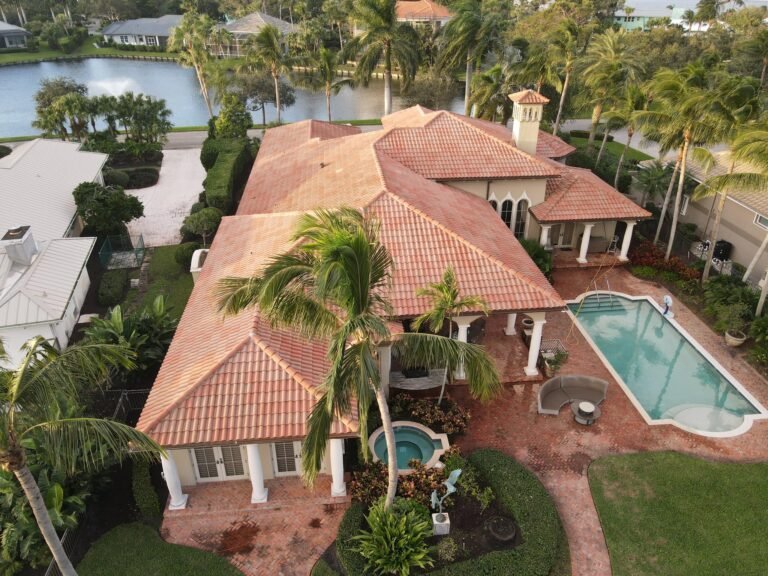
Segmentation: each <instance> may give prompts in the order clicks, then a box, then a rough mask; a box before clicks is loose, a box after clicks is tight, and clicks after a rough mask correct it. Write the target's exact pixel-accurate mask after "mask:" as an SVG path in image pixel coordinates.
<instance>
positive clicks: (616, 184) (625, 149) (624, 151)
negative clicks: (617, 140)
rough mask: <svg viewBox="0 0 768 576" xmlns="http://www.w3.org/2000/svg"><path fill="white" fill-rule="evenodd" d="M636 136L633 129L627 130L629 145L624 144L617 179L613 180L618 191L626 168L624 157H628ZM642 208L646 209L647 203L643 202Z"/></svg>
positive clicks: (617, 167) (617, 168)
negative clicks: (628, 150) (622, 173)
mask: <svg viewBox="0 0 768 576" xmlns="http://www.w3.org/2000/svg"><path fill="white" fill-rule="evenodd" d="M634 135H635V131H634V130H633V129H632V128H627V143H626V144H624V149H623V150H622V151H621V156H619V165H618V166H616V177H615V178H614V179H613V187H614V188H616V190H618V189H619V176H620V175H621V168H622V166H624V156H626V155H627V148H629V145H630V144H631V143H632V136H634ZM642 206H643V208H645V202H643V204H642Z"/></svg>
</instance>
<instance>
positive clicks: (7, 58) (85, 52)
mask: <svg viewBox="0 0 768 576" xmlns="http://www.w3.org/2000/svg"><path fill="white" fill-rule="evenodd" d="M95 41H96V39H95V37H94V38H93V39H91V38H88V39H86V41H85V42H84V43H83V45H82V46H80V48H78V49H77V50H75V51H74V52H72V53H71V54H64V52H62V51H61V50H50V49H49V48H48V46H47V45H46V44H45V42H41V43H40V49H39V50H38V51H37V52H10V53H8V54H0V64H8V63H11V62H37V61H40V60H48V59H50V58H61V57H67V58H88V57H90V56H152V57H155V56H164V57H166V58H169V57H173V56H174V55H173V54H169V53H167V52H133V51H132V52H128V51H126V50H118V49H117V48H110V47H102V48H96V47H95V46H94V45H93V44H94V42H95Z"/></svg>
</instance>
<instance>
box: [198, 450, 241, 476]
mask: <svg viewBox="0 0 768 576" xmlns="http://www.w3.org/2000/svg"><path fill="white" fill-rule="evenodd" d="M192 456H193V460H194V462H195V475H196V476H197V479H198V481H200V482H212V481H214V480H240V479H242V478H247V477H248V473H247V472H248V471H247V469H246V467H245V463H244V462H243V453H242V451H241V448H240V446H204V447H202V448H193V449H192Z"/></svg>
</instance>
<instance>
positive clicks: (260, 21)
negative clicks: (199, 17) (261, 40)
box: [208, 12, 296, 58]
mask: <svg viewBox="0 0 768 576" xmlns="http://www.w3.org/2000/svg"><path fill="white" fill-rule="evenodd" d="M267 25H270V26H274V27H275V28H277V29H278V30H280V32H281V33H282V34H283V36H285V35H287V34H291V33H293V32H295V31H296V26H294V25H293V24H291V23H290V22H286V21H285V20H280V18H275V17H273V16H270V15H269V14H264V13H263V12H254V13H252V14H248V15H247V16H243V17H242V18H238V19H237V20H233V21H232V22H228V23H227V24H220V25H219V28H220V29H222V30H226V31H227V32H229V33H230V35H231V39H232V40H231V42H229V43H218V42H215V41H213V39H212V40H211V41H209V43H208V50H209V51H210V52H211V54H214V55H216V56H225V57H232V58H239V57H240V56H242V55H243V54H244V50H245V43H246V42H247V41H248V39H249V38H250V37H252V36H254V35H256V34H258V33H259V32H260V31H261V29H262V28H264V27H265V26H267Z"/></svg>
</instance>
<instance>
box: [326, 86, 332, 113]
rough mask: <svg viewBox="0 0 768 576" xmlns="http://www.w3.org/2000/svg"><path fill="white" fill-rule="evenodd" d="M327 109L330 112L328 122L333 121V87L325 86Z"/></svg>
mask: <svg viewBox="0 0 768 576" xmlns="http://www.w3.org/2000/svg"><path fill="white" fill-rule="evenodd" d="M325 108H326V110H327V111H328V122H330V121H331V86H330V84H326V86H325Z"/></svg>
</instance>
